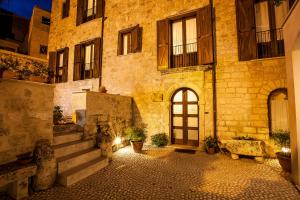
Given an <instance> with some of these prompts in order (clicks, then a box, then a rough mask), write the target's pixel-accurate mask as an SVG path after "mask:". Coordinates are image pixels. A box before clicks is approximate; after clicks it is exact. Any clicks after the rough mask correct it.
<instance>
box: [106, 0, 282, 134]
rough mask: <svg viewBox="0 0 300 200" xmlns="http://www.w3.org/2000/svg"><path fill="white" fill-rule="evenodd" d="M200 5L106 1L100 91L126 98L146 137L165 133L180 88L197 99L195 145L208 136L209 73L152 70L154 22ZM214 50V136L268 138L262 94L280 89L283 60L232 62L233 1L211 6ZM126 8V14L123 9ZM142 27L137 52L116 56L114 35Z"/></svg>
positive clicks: (234, 51) (191, 0) (192, 0)
mask: <svg viewBox="0 0 300 200" xmlns="http://www.w3.org/2000/svg"><path fill="white" fill-rule="evenodd" d="M208 3H209V1H207V0H202V1H197V0H185V1H182V0H170V1H160V0H150V1H145V0H141V1H138V2H137V1H133V0H129V1H122V0H113V1H106V17H107V20H106V21H105V25H104V48H103V49H104V54H103V76H102V77H103V79H102V83H103V85H104V86H105V87H106V88H107V89H108V92H109V93H113V94H121V95H127V96H132V97H133V98H134V101H135V102H136V111H137V112H138V113H139V116H141V120H142V121H143V122H144V123H146V124H147V125H148V126H147V127H148V132H149V134H150V135H151V134H155V133H158V132H162V131H163V132H166V133H169V132H170V117H169V116H170V100H171V96H172V94H173V93H174V92H175V91H176V90H177V89H179V88H181V87H189V88H191V89H193V90H194V91H196V93H197V94H198V96H199V97H200V100H199V105H200V111H199V112H200V139H203V138H204V137H205V136H208V135H211V134H212V128H213V127H212V84H211V71H203V70H201V69H199V70H198V69H197V68H195V69H194V70H185V69H183V70H181V71H180V70H179V71H173V70H169V73H160V72H159V71H158V70H157V64H156V62H157V61H156V60H157V44H156V43H157V35H156V34H157V30H156V22H157V21H158V20H161V19H164V18H166V17H169V16H172V15H180V14H182V13H184V12H187V11H192V10H194V9H197V8H201V7H203V6H205V5H208ZM214 6H215V12H216V45H217V47H216V48H217V49H216V52H217V105H218V110H217V118H218V122H217V131H218V134H219V136H222V137H226V136H228V137H231V136H235V135H249V136H254V137H257V138H260V139H267V138H268V135H269V133H268V115H267V113H268V109H267V98H268V94H269V93H270V92H271V91H273V90H275V89H277V88H280V87H286V75H285V74H286V73H285V61H284V58H272V59H262V60H253V61H247V62H239V61H238V47H237V29H236V9H235V0H228V1H221V0H216V1H215V5H214ZM124 8H126V9H124ZM137 24H139V25H140V27H143V36H142V52H141V53H134V54H129V55H122V56H117V46H118V45H117V41H118V31H119V30H122V29H124V28H128V27H132V26H135V25H137Z"/></svg>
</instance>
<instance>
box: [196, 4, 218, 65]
mask: <svg viewBox="0 0 300 200" xmlns="http://www.w3.org/2000/svg"><path fill="white" fill-rule="evenodd" d="M212 26H213V19H212V13H211V5H208V6H205V7H203V8H201V9H200V10H199V11H198V12H197V44H198V63H199V64H200V65H205V64H211V63H213V62H214V56H213V55H214V53H213V51H214V48H213V32H212Z"/></svg>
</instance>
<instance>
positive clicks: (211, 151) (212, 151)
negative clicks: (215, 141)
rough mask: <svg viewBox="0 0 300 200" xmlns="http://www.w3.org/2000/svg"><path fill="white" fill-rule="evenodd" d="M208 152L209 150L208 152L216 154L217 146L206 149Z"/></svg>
mask: <svg viewBox="0 0 300 200" xmlns="http://www.w3.org/2000/svg"><path fill="white" fill-rule="evenodd" d="M206 152H207V153H208V154H214V153H215V148H213V147H209V148H207V149H206Z"/></svg>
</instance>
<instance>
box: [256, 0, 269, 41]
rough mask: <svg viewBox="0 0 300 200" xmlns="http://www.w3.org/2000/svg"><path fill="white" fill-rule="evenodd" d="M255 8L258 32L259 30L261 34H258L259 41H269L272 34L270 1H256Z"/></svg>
mask: <svg viewBox="0 0 300 200" xmlns="http://www.w3.org/2000/svg"><path fill="white" fill-rule="evenodd" d="M254 9H255V24H256V32H259V34H257V42H258V43H262V42H269V41H270V34H268V31H269V30H270V24H269V10H268V9H269V8H268V1H261V2H259V3H256V4H255V6H254Z"/></svg>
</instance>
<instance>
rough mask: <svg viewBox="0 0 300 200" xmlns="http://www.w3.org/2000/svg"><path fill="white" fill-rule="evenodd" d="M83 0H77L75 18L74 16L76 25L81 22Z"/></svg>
mask: <svg viewBox="0 0 300 200" xmlns="http://www.w3.org/2000/svg"><path fill="white" fill-rule="evenodd" d="M83 3H84V1H83V0H77V18H76V25H77V26H78V25H80V24H82V23H83V6H84V5H83Z"/></svg>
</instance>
